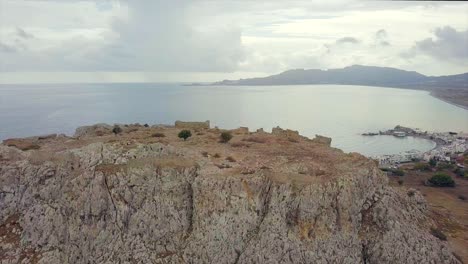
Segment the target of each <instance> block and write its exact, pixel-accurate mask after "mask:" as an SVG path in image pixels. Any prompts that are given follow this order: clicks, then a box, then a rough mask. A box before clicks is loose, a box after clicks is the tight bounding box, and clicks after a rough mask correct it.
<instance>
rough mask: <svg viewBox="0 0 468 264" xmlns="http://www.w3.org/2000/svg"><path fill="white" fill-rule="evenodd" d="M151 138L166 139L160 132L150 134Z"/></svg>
mask: <svg viewBox="0 0 468 264" xmlns="http://www.w3.org/2000/svg"><path fill="white" fill-rule="evenodd" d="M151 137H156V138H161V137H166V135H164V133H161V132H156V133H153V134H151Z"/></svg>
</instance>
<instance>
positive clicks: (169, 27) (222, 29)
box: [0, 0, 245, 72]
mask: <svg viewBox="0 0 468 264" xmlns="http://www.w3.org/2000/svg"><path fill="white" fill-rule="evenodd" d="M75 3H76V4H81V2H78V1H77V2H75ZM120 3H121V7H122V8H124V9H125V10H126V12H125V15H117V16H115V17H114V18H113V19H112V20H110V23H109V24H108V27H107V28H102V27H96V28H89V27H87V28H77V27H79V26H80V24H81V22H80V21H83V19H88V18H87V17H86V16H84V17H83V16H74V17H71V18H70V20H69V21H68V23H74V24H73V26H71V29H70V28H67V29H61V28H58V29H56V30H54V27H51V28H47V29H45V30H44V29H43V30H41V32H40V34H38V35H37V36H36V35H35V34H34V35H33V34H32V33H30V32H29V31H27V30H26V29H25V28H24V27H18V26H17V27H14V28H12V29H11V30H10V31H8V32H7V33H4V37H2V39H4V40H5V41H4V42H3V43H2V45H1V46H0V51H2V52H3V54H5V53H6V52H9V53H12V52H13V51H14V50H17V51H20V52H17V54H16V55H15V56H13V55H11V54H10V55H3V56H2V57H3V58H2V57H0V59H1V60H4V61H7V62H5V63H2V67H1V68H2V70H8V71H174V72H183V71H185V72H188V71H193V72H203V71H212V72H220V71H221V72H232V71H235V70H236V69H238V65H239V63H241V62H242V60H244V58H245V48H244V46H243V45H242V42H241V35H242V34H241V30H240V29H239V28H238V27H235V26H229V25H219V26H218V25H211V24H203V25H199V24H197V21H199V20H200V17H199V14H197V13H193V12H191V11H192V10H191V9H190V8H191V6H190V5H191V2H190V1H153V0H139V1H122V2H120ZM59 4H60V3H59ZM73 5H74V3H73V2H71V3H70V4H68V5H67V6H65V7H64V8H65V9H64V10H67V8H69V6H72V7H73ZM86 8H95V9H96V10H97V11H93V12H111V11H112V8H113V5H109V4H106V5H95V6H89V5H88V6H86ZM109 9H111V11H109ZM116 13H118V12H116ZM74 21H76V23H75V22H74ZM87 23H88V22H87ZM57 26H60V25H57ZM44 33H46V34H44ZM18 48H20V49H18Z"/></svg>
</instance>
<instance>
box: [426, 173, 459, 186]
mask: <svg viewBox="0 0 468 264" xmlns="http://www.w3.org/2000/svg"><path fill="white" fill-rule="evenodd" d="M429 183H431V184H433V185H435V186H439V187H454V186H455V181H454V180H453V179H452V177H450V176H449V175H447V174H445V173H436V174H435V175H434V176H432V177H431V178H430V179H429Z"/></svg>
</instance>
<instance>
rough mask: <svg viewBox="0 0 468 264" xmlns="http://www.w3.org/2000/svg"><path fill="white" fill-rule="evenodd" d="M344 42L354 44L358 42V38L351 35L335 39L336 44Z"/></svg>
mask: <svg viewBox="0 0 468 264" xmlns="http://www.w3.org/2000/svg"><path fill="white" fill-rule="evenodd" d="M345 43H350V44H356V43H359V40H358V39H356V38H353V37H344V38H340V39H337V40H336V44H345Z"/></svg>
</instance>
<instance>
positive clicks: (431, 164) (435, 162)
mask: <svg viewBox="0 0 468 264" xmlns="http://www.w3.org/2000/svg"><path fill="white" fill-rule="evenodd" d="M429 165H430V166H431V167H435V166H436V165H437V160H435V159H434V158H432V159H430V160H429Z"/></svg>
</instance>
